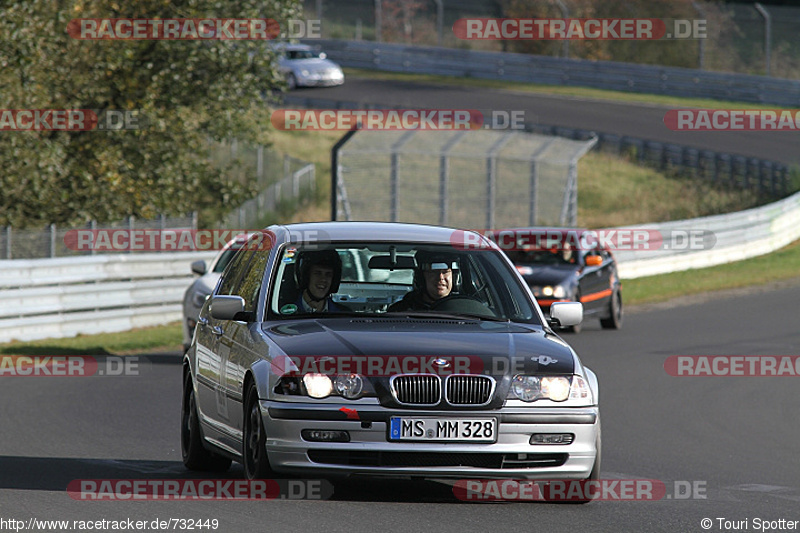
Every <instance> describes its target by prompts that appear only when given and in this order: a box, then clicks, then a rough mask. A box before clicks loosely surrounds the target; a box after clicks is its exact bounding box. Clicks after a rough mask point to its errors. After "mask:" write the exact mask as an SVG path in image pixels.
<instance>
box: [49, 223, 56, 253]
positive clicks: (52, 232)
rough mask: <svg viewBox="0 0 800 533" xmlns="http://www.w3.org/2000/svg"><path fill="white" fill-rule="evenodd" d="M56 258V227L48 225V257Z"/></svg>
mask: <svg viewBox="0 0 800 533" xmlns="http://www.w3.org/2000/svg"><path fill="white" fill-rule="evenodd" d="M55 256H56V225H55V224H50V257H51V258H52V257H55Z"/></svg>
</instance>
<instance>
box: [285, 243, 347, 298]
mask: <svg viewBox="0 0 800 533" xmlns="http://www.w3.org/2000/svg"><path fill="white" fill-rule="evenodd" d="M297 272H298V274H299V279H298V280H297V284H298V288H299V289H300V291H301V292H300V296H299V297H298V299H297V309H298V311H299V312H301V313H325V312H333V313H341V312H344V311H345V309H344V308H343V307H341V306H339V305H337V304H336V303H335V302H334V301H333V300H332V299H331V294H334V293H336V292H337V291H338V290H339V283H340V282H341V280H342V259H341V258H340V257H339V254H338V253H337V252H336V250H321V251H314V252H302V253H301V254H300V258H299V259H298V260H297Z"/></svg>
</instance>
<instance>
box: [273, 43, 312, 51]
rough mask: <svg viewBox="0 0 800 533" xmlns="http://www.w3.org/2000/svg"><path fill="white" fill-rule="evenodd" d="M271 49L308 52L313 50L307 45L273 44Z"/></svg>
mask: <svg viewBox="0 0 800 533" xmlns="http://www.w3.org/2000/svg"><path fill="white" fill-rule="evenodd" d="M272 48H274V49H275V50H280V51H284V50H286V51H293V52H294V51H310V50H313V48H312V47H311V46H309V45H307V44H293V43H273V44H272Z"/></svg>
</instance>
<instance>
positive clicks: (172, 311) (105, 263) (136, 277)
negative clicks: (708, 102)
mask: <svg viewBox="0 0 800 533" xmlns="http://www.w3.org/2000/svg"><path fill="white" fill-rule="evenodd" d="M637 227H638V228H646V229H651V230H658V231H660V232H661V234H662V235H668V234H670V232H672V234H675V233H676V232H683V233H685V234H687V235H691V234H693V233H696V232H698V231H702V230H706V231H709V232H713V237H714V241H713V242H714V245H713V247H711V248H709V249H707V250H699V251H695V250H688V249H686V247H684V248H682V249H662V250H659V251H649V250H648V251H638V252H631V251H617V252H615V255H616V257H617V259H618V261H619V274H620V277H621V278H622V279H631V278H638V277H643V276H651V275H655V274H664V273H668V272H677V271H681V270H687V269H692V268H703V267H707V266H712V265H718V264H722V263H729V262H731V261H738V260H740V259H746V258H748V257H753V256H757V255H761V254H766V253H769V252H772V251H774V250H777V249H778V248H781V247H782V246H785V245H786V244H789V243H790V242H793V241H795V240H797V239H799V238H800V193H797V194H795V195H793V196H791V197H789V198H786V199H784V200H781V201H779V202H775V203H773V204H770V205H766V206H762V207H759V208H755V209H750V210H747V211H742V212H739V213H731V214H727V215H719V216H713V217H705V218H697V219H690V220H681V221H674V222H667V223H662V224H646V225H642V226H637ZM709 242H711V241H709ZM213 257H214V253H213V252H202V253H194V252H192V253H185V252H184V253H169V254H168V253H160V254H119V255H103V256H99V255H98V256H87V257H75V258H59V259H39V260H12V261H0V342H8V341H10V340H11V339H19V340H33V339H40V338H47V337H67V336H72V335H76V334H78V333H84V334H91V333H100V332H109V331H123V330H128V329H131V328H135V327H142V326H149V325H155V324H164V323H167V322H170V321H175V320H180V317H181V301H182V298H183V293H184V291H185V290H186V288H187V287H188V286H189V284H190V282H191V280H192V276H191V274H190V273H189V264H190V263H191V262H192V261H194V260H197V259H204V260H206V261H209V260H211V259H212V258H213Z"/></svg>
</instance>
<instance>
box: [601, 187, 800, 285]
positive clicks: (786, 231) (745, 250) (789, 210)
mask: <svg viewBox="0 0 800 533" xmlns="http://www.w3.org/2000/svg"><path fill="white" fill-rule="evenodd" d="M627 227H628V228H641V229H650V230H658V231H659V232H661V233H662V234H663V235H668V234H671V233H673V234H674V233H675V232H679V233H681V234H689V233H691V232H699V231H707V232H711V233H712V234H713V236H714V238H715V241H716V242H715V243H714V245H713V247H711V248H710V249H707V250H688V249H682V250H664V249H661V250H657V251H649V250H648V251H644V250H642V251H619V252H616V253H615V256H616V258H617V261H618V263H619V276H620V278H622V279H632V278H640V277H644V276H653V275H656V274H666V273H669V272H679V271H682V270H690V269H695V268H705V267H710V266H714V265H721V264H724V263H730V262H733V261H740V260H742V259H747V258H749V257H756V256H759V255H764V254H767V253H770V252H773V251H775V250H777V249H779V248H781V247H783V246H786V245H787V244H789V243H791V242H793V241H796V240H797V239H800V193H796V194H794V195H792V196H790V197H788V198H784V199H783V200H780V201H778V202H774V203H772V204H768V205H764V206H761V207H756V208H753V209H748V210H746V211H740V212H738V213H729V214H725V215H716V216H711V217H702V218H693V219H688V220H678V221H674V222H665V223H661V224H644V225H641V226H627Z"/></svg>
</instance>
